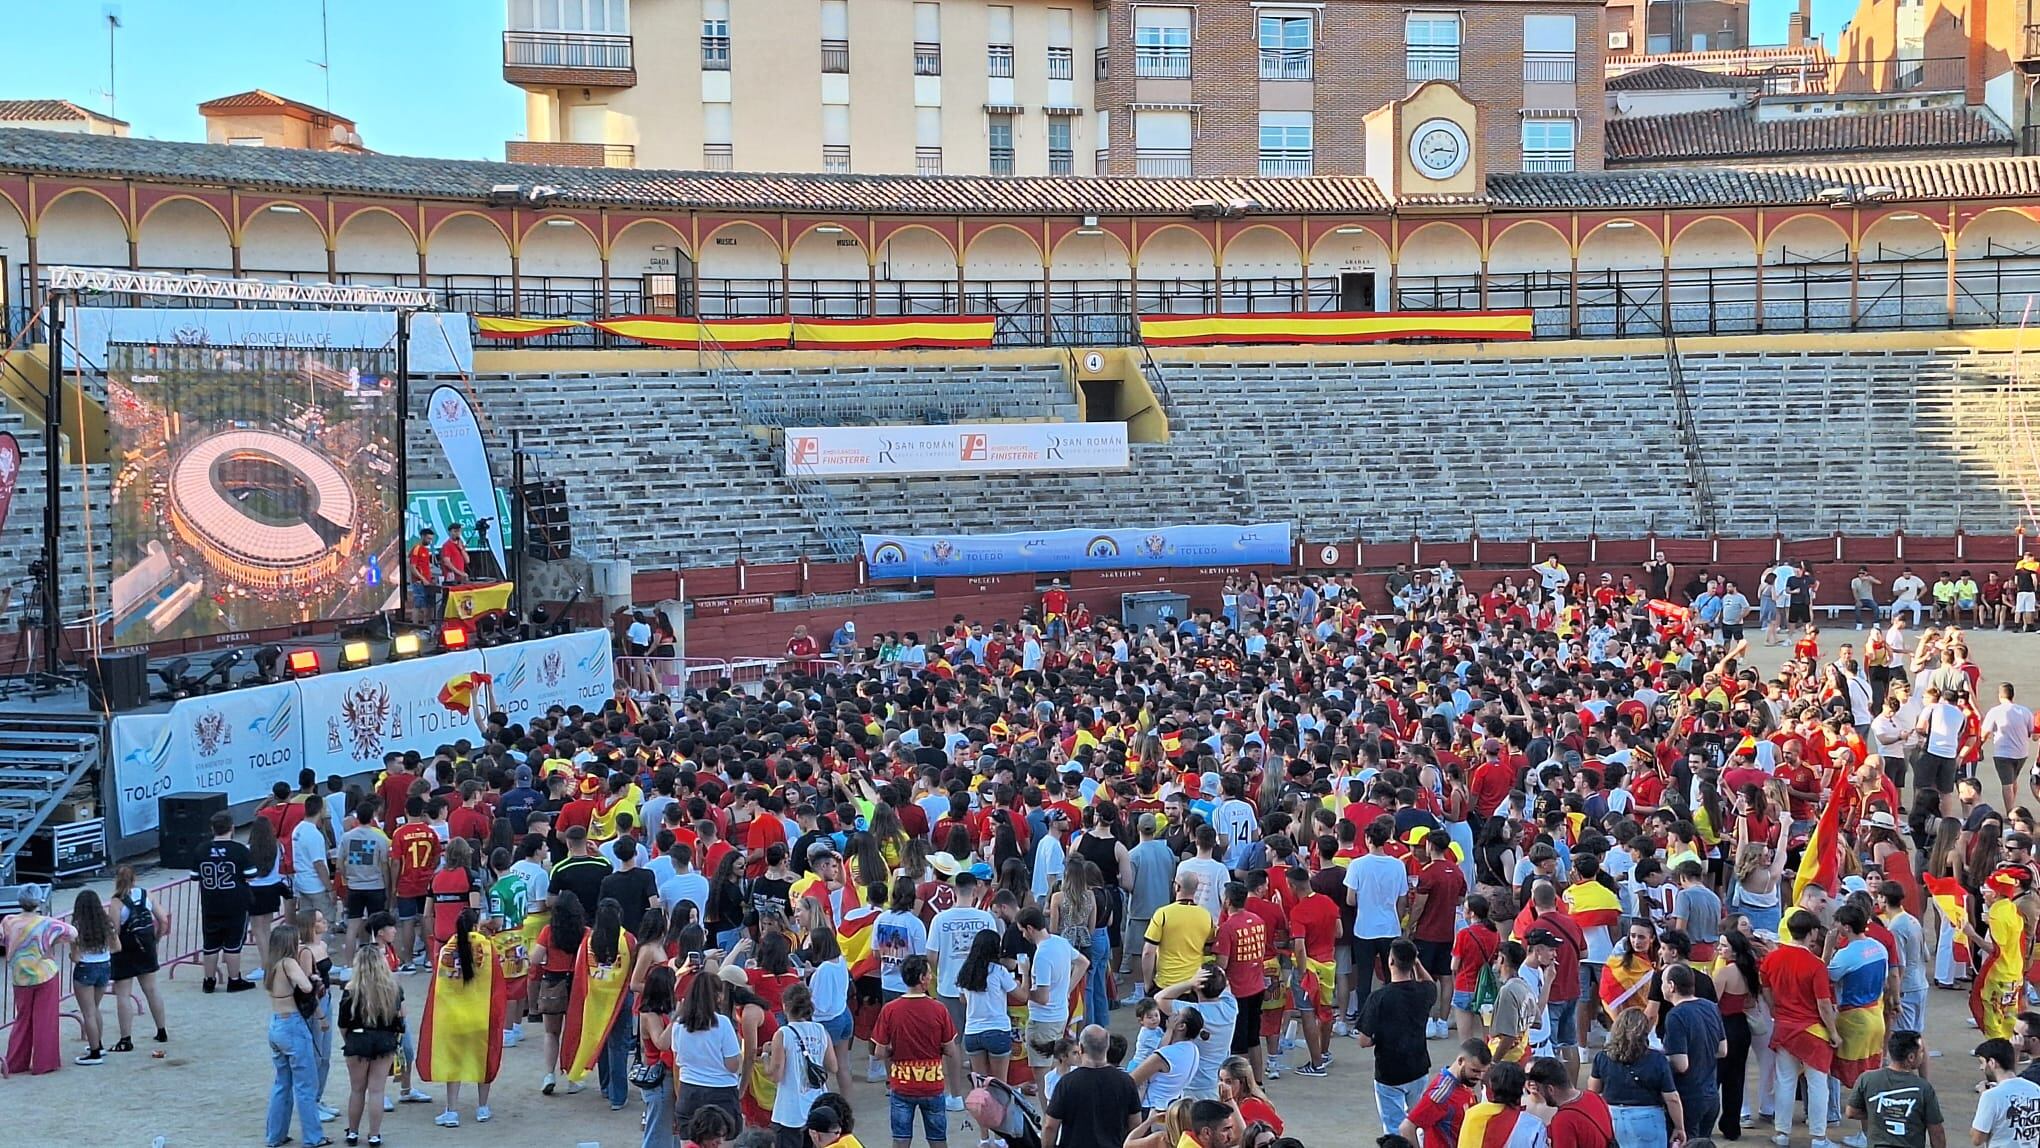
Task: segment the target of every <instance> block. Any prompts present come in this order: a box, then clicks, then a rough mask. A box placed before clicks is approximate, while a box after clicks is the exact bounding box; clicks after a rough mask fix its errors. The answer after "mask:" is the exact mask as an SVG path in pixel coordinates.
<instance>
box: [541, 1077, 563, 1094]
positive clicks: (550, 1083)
mask: <svg viewBox="0 0 2040 1148" xmlns="http://www.w3.org/2000/svg"><path fill="white" fill-rule="evenodd" d="M558 1085H559V1079H558V1078H557V1077H555V1076H554V1075H553V1074H552V1073H550V1072H548V1073H546V1074H545V1079H544V1080H542V1081H539V1084H538V1090H539V1091H540V1092H543V1093H545V1094H546V1095H547V1096H551V1095H552V1094H553V1089H554V1088H556V1087H558Z"/></svg>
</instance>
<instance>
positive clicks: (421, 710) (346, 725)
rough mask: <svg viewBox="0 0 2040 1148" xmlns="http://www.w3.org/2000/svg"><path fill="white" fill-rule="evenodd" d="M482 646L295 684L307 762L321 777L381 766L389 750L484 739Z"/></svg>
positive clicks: (429, 750) (427, 752) (424, 750)
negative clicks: (301, 702) (301, 707)
mask: <svg viewBox="0 0 2040 1148" xmlns="http://www.w3.org/2000/svg"><path fill="white" fill-rule="evenodd" d="M486 676H487V675H486V671H484V670H483V668H482V655H481V651H479V650H467V651H463V652H461V653H454V654H441V655H439V656H438V657H433V658H421V659H419V660H417V661H415V662H389V663H386V664H384V665H380V666H371V667H369V668H367V669H362V670H349V671H347V672H345V673H339V674H320V675H319V676H318V677H316V678H305V679H303V680H301V681H299V682H298V683H297V687H298V693H299V695H300V696H301V697H303V699H304V716H305V734H304V746H305V751H304V756H305V763H306V764H307V765H309V766H311V767H312V768H313V769H314V770H317V771H318V774H319V776H320V777H324V776H326V775H327V774H329V773H337V774H341V775H343V776H345V775H348V774H355V773H361V772H365V771H367V770H371V769H379V768H381V767H382V763H383V755H384V754H386V753H404V752H406V751H408V750H414V749H415V750H417V751H418V752H419V753H420V754H423V755H424V756H426V757H431V756H432V754H433V751H434V750H437V749H438V748H439V747H440V746H442V745H451V744H453V743H454V742H456V741H459V740H460V739H462V738H466V739H467V740H469V741H471V742H479V741H480V740H481V739H482V721H483V719H485V718H487V716H488V710H487V708H486V707H487V706H488V704H489V698H488V686H487V684H486V682H485V681H483V680H480V679H485V678H486Z"/></svg>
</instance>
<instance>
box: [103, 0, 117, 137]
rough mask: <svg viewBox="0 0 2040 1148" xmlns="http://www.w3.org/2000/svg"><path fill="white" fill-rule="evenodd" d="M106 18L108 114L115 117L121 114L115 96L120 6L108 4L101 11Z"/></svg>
mask: <svg viewBox="0 0 2040 1148" xmlns="http://www.w3.org/2000/svg"><path fill="white" fill-rule="evenodd" d="M100 11H101V12H102V13H104V14H105V16H106V114H107V116H108V117H115V116H118V115H119V114H120V100H119V97H118V96H117V95H116V94H115V93H116V92H117V90H118V86H117V85H116V84H115V83H114V51H113V49H114V40H115V37H114V33H116V32H118V31H120V5H118V4H108V5H107V6H106V7H104V8H102V9H100Z"/></svg>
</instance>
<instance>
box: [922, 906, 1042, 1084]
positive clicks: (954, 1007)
mask: <svg viewBox="0 0 2040 1148" xmlns="http://www.w3.org/2000/svg"><path fill="white" fill-rule="evenodd" d="M954 884H955V885H956V904H954V905H951V906H950V907H949V908H947V909H944V910H942V911H941V912H940V913H937V914H935V917H934V919H933V920H931V921H929V922H928V956H929V958H930V959H931V960H933V961H934V962H935V984H934V985H933V986H932V987H931V989H930V991H931V992H933V993H934V994H935V999H936V1000H939V1001H941V1002H942V1007H944V1008H946V1009H948V1010H949V1019H950V1020H952V1021H955V1022H956V1031H957V1033H958V1034H959V1036H960V1035H961V1034H962V1033H963V1031H964V1027H965V1025H966V1024H967V1023H968V1021H969V1020H970V1017H969V1016H968V1009H967V1008H966V1003H967V1002H966V1001H965V1000H964V996H963V989H962V987H961V986H959V985H958V984H957V983H956V974H958V973H960V972H962V971H963V963H964V961H966V960H967V959H969V957H970V947H971V944H972V942H974V941H976V940H977V937H978V934H979V933H983V932H987V931H990V932H993V933H998V932H1002V931H1003V929H1002V927H1001V924H1000V921H999V918H997V917H995V916H993V915H992V914H991V913H990V912H988V911H986V910H984V909H980V908H977V907H976V906H977V903H978V876H977V874H975V873H973V872H971V871H970V870H969V869H960V870H958V871H957V874H956V877H955V879H954ZM1072 949H1073V950H1074V946H1072ZM948 1079H949V1094H950V1101H949V1106H950V1109H951V1111H954V1110H956V1109H957V1108H959V1107H961V1106H962V1104H963V1097H964V1095H965V1094H966V1093H968V1092H969V1091H970V1078H969V1077H968V1076H967V1075H965V1074H963V1073H951V1074H950V1075H949V1077H948Z"/></svg>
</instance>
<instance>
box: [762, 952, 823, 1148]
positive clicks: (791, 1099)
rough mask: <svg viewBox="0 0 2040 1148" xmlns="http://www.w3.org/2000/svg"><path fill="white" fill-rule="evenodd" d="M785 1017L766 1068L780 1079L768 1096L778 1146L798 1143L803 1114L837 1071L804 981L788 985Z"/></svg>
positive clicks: (789, 1147) (800, 1142)
mask: <svg viewBox="0 0 2040 1148" xmlns="http://www.w3.org/2000/svg"><path fill="white" fill-rule="evenodd" d="M783 999H784V1003H785V1008H786V1023H785V1024H783V1025H780V1026H779V1032H778V1033H777V1034H776V1035H774V1036H773V1038H772V1044H771V1051H770V1053H769V1063H768V1064H767V1065H766V1074H767V1075H768V1076H770V1077H771V1078H772V1079H773V1080H774V1081H775V1082H777V1085H778V1091H777V1092H776V1093H774V1095H773V1098H772V1131H773V1135H774V1136H775V1137H776V1138H777V1139H778V1142H779V1143H778V1148H802V1145H803V1142H804V1141H805V1140H806V1139H807V1133H806V1126H807V1114H808V1113H809V1112H810V1111H812V1110H813V1108H814V1105H815V1100H816V1099H817V1098H818V1097H820V1096H821V1094H822V1092H823V1091H824V1089H825V1088H826V1086H827V1083H828V1081H829V1078H830V1077H832V1076H834V1075H836V1071H837V1064H836V1049H835V1046H834V1045H833V1044H832V1043H831V1042H830V1040H829V1034H828V1032H827V1030H825V1029H823V1028H822V1026H821V1025H819V1024H817V1023H815V1019H814V1014H815V1002H814V996H813V994H811V993H809V992H808V989H807V986H806V985H803V984H792V985H788V986H787V988H786V994H785V997H784V998H783Z"/></svg>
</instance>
